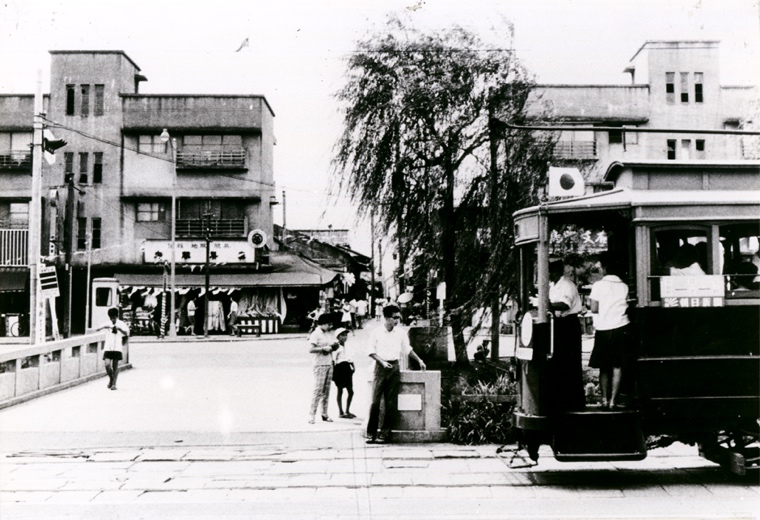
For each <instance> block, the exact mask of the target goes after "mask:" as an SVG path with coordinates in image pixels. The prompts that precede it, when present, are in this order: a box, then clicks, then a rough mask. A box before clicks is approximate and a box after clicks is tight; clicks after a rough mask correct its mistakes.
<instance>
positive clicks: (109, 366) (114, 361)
mask: <svg viewBox="0 0 760 520" xmlns="http://www.w3.org/2000/svg"><path fill="white" fill-rule="evenodd" d="M97 330H105V331H107V332H106V341H105V345H104V346H103V349H104V350H103V361H104V363H105V366H106V373H107V374H108V388H110V389H111V390H116V378H117V377H118V376H119V361H121V360H122V358H123V355H122V341H123V339H124V338H127V337H129V327H127V324H126V323H124V322H123V321H121V320H120V319H119V310H118V309H117V308H115V307H111V308H110V309H108V321H107V322H106V323H104V324H103V325H101V326H100V327H98V328H97Z"/></svg>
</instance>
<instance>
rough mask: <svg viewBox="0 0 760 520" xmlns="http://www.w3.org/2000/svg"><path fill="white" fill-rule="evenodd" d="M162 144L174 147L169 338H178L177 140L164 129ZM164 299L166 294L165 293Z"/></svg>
mask: <svg viewBox="0 0 760 520" xmlns="http://www.w3.org/2000/svg"><path fill="white" fill-rule="evenodd" d="M160 137H161V142H162V143H164V144H166V143H170V144H171V147H172V237H171V240H172V250H171V256H170V258H171V260H170V262H171V273H170V290H171V296H170V297H169V301H170V302H171V303H170V304H169V337H170V338H173V337H176V336H177V326H176V323H175V321H174V312H175V309H176V300H175V298H176V296H175V278H176V272H175V268H176V258H175V257H176V249H177V140H176V139H173V138H171V136H170V135H169V130H167V129H166V128H164V131H163V132H161V136H160ZM164 298H166V294H165V293H164Z"/></svg>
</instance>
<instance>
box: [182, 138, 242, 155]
mask: <svg viewBox="0 0 760 520" xmlns="http://www.w3.org/2000/svg"><path fill="white" fill-rule="evenodd" d="M182 146H183V148H184V149H185V150H186V151H188V152H193V151H201V150H204V151H219V152H221V151H231V150H240V149H242V148H243V137H242V136H240V135H186V136H184V137H183V138H182Z"/></svg>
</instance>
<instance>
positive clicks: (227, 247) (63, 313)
mask: <svg viewBox="0 0 760 520" xmlns="http://www.w3.org/2000/svg"><path fill="white" fill-rule="evenodd" d="M50 54H51V73H50V91H49V95H47V96H45V103H44V112H45V127H46V129H47V130H49V131H51V132H52V133H53V134H54V135H55V137H56V138H62V139H64V140H65V141H66V142H67V145H66V146H65V147H63V148H61V149H59V150H58V151H56V153H55V156H56V161H55V163H53V164H48V163H47V162H46V163H44V164H43V165H42V186H43V191H42V195H43V202H42V215H43V218H42V220H43V224H42V244H41V250H40V256H41V257H42V258H43V260H44V263H46V264H48V265H55V266H56V267H57V270H58V274H59V282H60V284H61V285H62V296H61V298H58V308H59V316H60V317H61V320H62V322H63V323H62V329H63V330H68V327H69V326H70V330H71V331H72V332H81V331H83V330H84V329H85V308H86V305H85V302H86V300H87V293H88V290H87V287H88V283H87V282H88V279H94V278H98V277H113V278H115V279H116V280H117V281H118V283H119V285H120V286H121V294H122V301H121V302H120V303H121V305H122V308H123V309H124V310H125V313H126V316H127V317H128V318H130V319H131V320H133V322H134V326H135V328H137V329H140V331H143V332H147V331H151V330H152V329H154V327H155V322H154V320H152V319H151V316H153V317H155V315H156V314H155V312H154V310H155V309H156V308H157V307H161V306H162V305H163V302H164V301H165V300H164V298H163V295H164V294H166V292H165V291H166V290H165V287H167V285H170V283H171V272H170V265H171V257H172V254H171V251H172V245H174V247H175V249H174V251H175V254H174V265H175V276H174V281H175V287H176V289H177V293H176V309H177V316H176V318H177V324H178V325H179V326H180V330H184V326H185V325H186V324H187V315H186V310H185V309H186V307H187V304H188V303H189V301H190V300H196V301H202V299H203V298H205V297H208V298H209V299H210V302H209V305H210V308H212V310H211V311H210V315H211V314H213V318H214V322H213V324H214V330H216V331H219V332H221V331H224V321H225V320H224V316H226V314H227V311H228V309H229V305H230V301H231V300H232V299H235V300H236V301H238V302H239V305H240V307H241V308H240V311H241V313H243V312H246V313H261V314H262V315H269V316H276V317H278V319H280V320H283V319H285V316H286V315H287V307H286V304H287V301H295V300H300V299H302V298H305V299H306V300H309V303H304V306H305V307H306V306H309V305H311V300H313V301H314V302H316V301H317V300H318V294H316V293H318V291H319V288H320V287H322V286H323V285H325V284H327V283H329V282H330V281H331V280H332V278H334V277H335V275H336V273H334V272H331V271H328V270H325V269H322V268H320V267H319V266H315V265H311V264H309V263H308V262H304V261H302V260H301V259H298V258H294V257H293V255H288V254H286V253H282V252H278V251H277V248H276V245H275V243H274V241H273V219H272V204H273V203H275V202H276V201H275V191H274V190H275V184H274V146H275V137H274V111H273V110H272V108H271V107H270V105H269V103H268V102H267V100H266V98H265V97H264V96H260V95H183V94H141V93H140V85H141V83H143V82H145V81H147V77H146V76H145V75H144V74H143V73H142V71H141V70H140V68H139V67H138V65H137V64H136V63H135V62H134V61H133V60H132V59H131V58H130V57H129V56H128V55H127V54H125V53H124V52H123V51H97V50H96V51H51V53H50ZM33 107H34V96H32V95H3V96H0V264H2V265H0V270H2V273H0V278H2V280H3V281H2V282H0V291H2V292H0V296H1V298H2V299H1V300H0V306H1V307H2V308H0V312H3V313H10V314H23V313H25V312H28V303H25V302H28V290H29V288H28V268H27V266H28V264H29V262H31V261H34V259H28V258H27V253H26V240H28V238H27V237H28V231H27V229H28V218H29V217H28V215H29V202H30V200H31V172H32V160H31V157H32V154H31V148H30V143H31V141H32V133H33V128H32V122H33V111H34V108H33ZM173 208H174V209H173ZM172 229H174V232H172ZM172 238H174V240H172ZM207 244H208V248H207ZM207 252H208V254H207ZM67 266H70V268H67ZM207 266H208V269H209V276H210V285H209V287H210V290H209V294H208V295H207V296H204V295H205V294H206V292H205V270H206V268H207ZM68 273H72V274H71V277H72V278H71V281H70V282H69V279H68ZM68 286H70V287H71V292H70V294H69V292H68ZM304 291H305V292H304ZM286 293H287V294H286ZM286 296H287V298H286ZM69 299H70V300H71V301H72V302H73V304H72V305H71V313H70V314H68V308H69V306H68V303H67V301H68V300H69ZM24 305H27V306H26V308H25V307H24ZM198 307H201V308H202V307H203V305H198ZM166 308H168V305H167V306H165V309H166ZM165 309H164V310H162V312H163V313H164V316H166V313H167V312H168V311H167V310H165ZM67 322H68V323H67ZM201 328H202V325H201ZM143 329H145V330H143Z"/></svg>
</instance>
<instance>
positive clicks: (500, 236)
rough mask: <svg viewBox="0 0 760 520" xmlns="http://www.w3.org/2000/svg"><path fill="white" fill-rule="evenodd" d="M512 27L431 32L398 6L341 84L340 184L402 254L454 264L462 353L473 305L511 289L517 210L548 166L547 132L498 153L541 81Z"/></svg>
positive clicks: (453, 304)
mask: <svg viewBox="0 0 760 520" xmlns="http://www.w3.org/2000/svg"><path fill="white" fill-rule="evenodd" d="M500 35H501V36H500V38H499V39H498V41H497V42H496V43H495V44H493V43H487V42H485V41H484V40H482V39H481V38H480V37H478V36H477V35H475V34H473V33H471V32H469V31H467V30H465V29H463V28H461V27H458V26H453V27H450V28H447V29H444V30H440V31H435V32H423V31H420V30H418V29H416V28H413V27H409V26H408V25H407V24H405V23H404V22H402V21H401V20H400V19H399V18H396V17H391V18H390V19H389V21H388V27H387V32H385V31H384V32H382V33H378V34H372V35H369V36H368V37H366V38H365V39H363V40H361V41H359V42H358V44H357V50H356V51H355V52H354V53H353V54H351V55H350V57H349V58H348V63H347V65H348V67H347V78H346V84H345V86H344V87H343V88H342V89H341V90H340V91H339V92H338V93H337V95H336V97H337V99H338V101H339V102H341V105H342V107H343V110H344V112H343V115H344V129H343V134H342V136H341V137H340V139H339V141H338V143H337V145H336V151H335V157H334V161H333V164H334V168H335V178H336V182H337V188H338V189H339V190H343V191H345V192H346V193H348V194H349V195H350V196H351V198H352V199H353V200H354V202H355V203H357V204H358V206H359V211H360V214H362V216H365V217H366V216H368V215H369V214H370V213H371V212H372V211H373V210H374V211H375V216H376V218H377V219H378V220H379V223H380V227H381V228H384V229H385V230H386V231H388V232H390V231H391V230H394V231H395V233H396V238H397V239H398V242H399V249H400V250H399V256H400V264H401V265H402V266H403V265H405V261H406V258H407V255H408V254H409V252H410V251H411V252H414V253H415V256H416V257H417V261H418V262H421V263H423V265H427V267H428V269H430V270H435V271H436V272H438V273H441V274H442V280H443V281H445V282H446V286H447V293H448V294H447V300H446V311H447V314H448V317H449V319H450V324H451V326H452V330H453V332H454V341H455V350H456V356H457V361H458V362H460V363H467V352H466V344H465V340H464V335H463V329H464V327H465V326H467V325H469V316H470V315H471V311H472V309H474V308H477V307H479V306H483V305H484V304H486V303H487V302H488V301H489V298H492V297H493V295H494V294H497V295H498V296H500V294H501V292H500V291H502V290H503V289H504V287H505V286H504V284H503V282H504V280H502V278H503V277H504V276H506V275H507V274H508V273H506V272H505V267H507V268H511V267H512V265H513V260H511V248H512V241H511V238H512V235H511V228H512V226H511V211H513V210H514V209H517V208H518V207H521V204H525V203H528V202H533V201H534V200H535V193H536V187H537V181H536V178H537V176H536V175H537V173H539V172H540V173H541V175H543V173H544V172H545V167H546V161H545V156H544V155H542V154H541V153H537V152H536V150H541V151H543V150H545V149H546V144H545V143H546V141H544V142H543V143H544V144H541V145H540V146H536V145H537V141H536V139H535V138H534V136H533V135H532V134H530V133H524V132H519V134H520V135H518V136H516V137H514V138H513V139H512V140H511V141H510V143H512V141H514V143H512V144H509V145H508V146H507V147H506V150H507V151H506V153H505V154H502V155H501V158H500V159H498V160H497V161H496V162H495V164H494V165H492V164H491V163H490V160H489V143H494V142H495V140H496V139H497V138H501V139H503V138H504V137H506V135H505V127H504V126H503V125H499V124H497V123H494V122H496V121H497V120H496V119H495V117H496V116H499V117H500V119H501V120H510V121H511V120H516V119H517V120H519V119H521V118H522V114H523V110H524V107H525V104H526V102H527V99H528V95H529V93H530V90H531V87H532V85H533V84H532V81H531V79H530V78H529V75H528V74H527V72H526V71H525V69H524V68H523V67H522V66H521V65H520V63H519V62H518V60H517V59H516V58H515V55H514V52H513V50H512V48H511V27H506V28H504V29H503V30H502V31H501V33H500ZM505 38H506V41H505ZM489 122H491V124H489ZM533 146H535V148H536V150H534V149H533V148H532V147H533ZM542 160H543V162H542ZM494 176H497V178H495V177H494ZM455 195H459V196H460V199H461V200H459V201H457V200H456V198H455ZM492 198H493V199H492ZM491 200H493V201H495V202H496V204H491V205H490V209H489V201H491ZM457 202H458V203H457ZM496 219H501V221H500V222H499V225H498V226H497V225H494V223H495V222H496ZM504 219H506V220H504ZM494 231H496V232H494ZM502 231H503V232H502ZM402 274H403V273H402ZM494 291H496V293H495V292H494Z"/></svg>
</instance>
